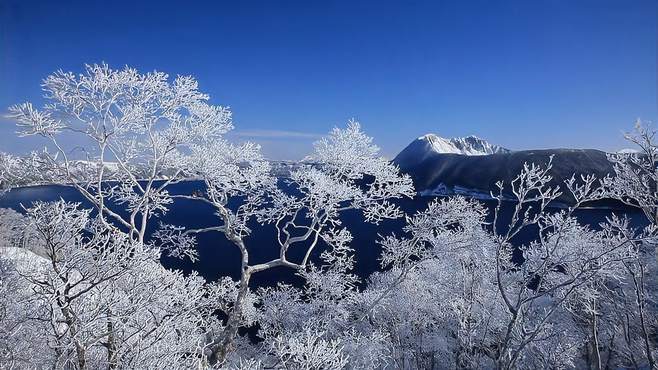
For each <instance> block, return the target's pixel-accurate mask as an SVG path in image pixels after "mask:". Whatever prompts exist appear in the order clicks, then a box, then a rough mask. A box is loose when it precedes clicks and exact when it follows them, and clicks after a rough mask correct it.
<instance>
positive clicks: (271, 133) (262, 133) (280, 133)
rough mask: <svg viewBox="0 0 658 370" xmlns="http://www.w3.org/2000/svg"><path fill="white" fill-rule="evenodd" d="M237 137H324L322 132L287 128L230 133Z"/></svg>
mask: <svg viewBox="0 0 658 370" xmlns="http://www.w3.org/2000/svg"><path fill="white" fill-rule="evenodd" d="M229 134H230V135H232V136H235V137H246V138H265V139H318V138H320V137H322V135H321V134H316V133H312V132H301V131H285V130H260V129H254V130H236V131H232V132H230V133H229Z"/></svg>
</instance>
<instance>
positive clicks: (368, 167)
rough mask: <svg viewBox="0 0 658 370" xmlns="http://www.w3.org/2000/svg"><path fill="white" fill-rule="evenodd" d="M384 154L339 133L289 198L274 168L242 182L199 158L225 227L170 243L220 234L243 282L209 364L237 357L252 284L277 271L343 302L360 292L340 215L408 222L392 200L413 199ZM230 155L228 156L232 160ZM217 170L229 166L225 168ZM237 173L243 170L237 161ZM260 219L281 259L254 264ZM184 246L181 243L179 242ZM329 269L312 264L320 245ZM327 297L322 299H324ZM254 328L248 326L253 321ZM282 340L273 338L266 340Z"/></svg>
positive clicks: (293, 183)
mask: <svg viewBox="0 0 658 370" xmlns="http://www.w3.org/2000/svg"><path fill="white" fill-rule="evenodd" d="M378 151H379V148H378V147H377V146H375V145H374V144H372V138H370V137H368V136H367V135H365V134H364V133H363V132H362V131H361V129H360V125H359V124H358V123H357V122H355V121H351V122H350V123H349V125H348V126H347V128H346V129H338V128H336V129H334V130H333V131H332V132H331V134H330V135H329V136H328V137H327V138H325V139H322V140H320V141H318V142H317V143H316V144H315V152H314V153H313V155H312V156H310V157H309V159H308V161H310V162H312V163H309V164H305V165H302V166H300V168H298V169H295V170H293V171H292V172H291V174H290V178H289V182H288V184H287V185H288V186H289V187H291V188H293V189H294V192H293V194H291V192H290V191H289V192H285V191H283V190H281V189H279V188H277V187H275V186H274V182H273V179H272V178H271V177H270V175H269V174H268V171H269V167H267V166H265V165H263V166H261V167H257V166H254V167H252V168H251V169H250V170H249V172H244V174H243V175H242V177H240V176H235V175H234V174H225V171H227V170H225V169H224V168H225V167H224V166H223V165H222V168H221V169H218V168H217V166H218V165H217V163H218V162H217V158H210V157H207V158H203V157H202V158H201V160H200V161H199V163H200V171H199V173H202V174H203V175H204V179H206V184H207V186H208V197H205V198H203V201H204V202H208V203H210V204H211V205H212V206H213V207H214V208H215V209H216V210H217V214H218V215H219V216H220V220H221V223H220V224H219V225H218V226H216V227H208V228H204V229H199V230H195V229H190V230H185V231H183V230H180V229H177V228H173V229H172V230H178V232H177V234H176V235H173V234H170V235H171V238H172V239H179V238H185V237H186V235H190V234H196V233H200V232H208V231H221V232H223V233H224V234H225V235H226V236H227V238H228V239H229V240H230V241H231V242H232V243H233V244H235V245H236V246H237V247H238V249H239V250H240V254H241V277H240V281H239V282H238V293H237V296H236V298H235V301H234V302H233V303H232V304H231V305H230V309H229V310H228V311H227V312H226V313H227V315H228V319H227V323H226V328H225V330H223V332H222V333H221V334H219V335H218V336H217V338H216V339H215V340H214V341H213V345H212V346H211V347H210V354H209V356H210V359H211V362H219V363H221V362H223V361H224V360H225V359H226V356H227V354H228V352H229V351H230V350H231V347H232V344H233V341H234V339H235V336H236V334H237V330H238V328H239V327H240V326H241V325H242V324H243V321H244V319H245V318H244V316H245V313H244V311H245V309H247V307H246V306H248V305H253V299H254V298H253V297H251V293H250V291H249V283H250V280H251V277H252V276H253V275H254V274H256V273H259V272H262V271H265V270H269V269H271V268H274V267H284V268H289V269H292V270H293V271H295V272H297V273H298V274H299V275H300V276H301V277H303V278H304V279H305V281H306V282H307V284H309V285H315V286H317V290H318V291H320V290H322V291H325V290H330V289H333V290H335V291H337V292H340V293H341V298H342V294H344V293H345V292H349V291H350V290H352V289H353V288H354V284H355V277H354V276H353V275H351V274H350V273H349V270H351V269H352V267H353V259H352V257H351V246H350V242H351V239H352V237H351V234H350V233H349V231H348V230H347V229H345V228H343V227H341V225H342V223H341V220H340V215H341V214H342V213H343V212H345V211H347V210H359V211H361V212H362V213H363V215H364V218H365V219H366V220H367V221H369V222H374V223H377V222H379V221H381V220H383V219H387V218H397V217H400V216H401V215H402V213H401V211H400V210H399V209H398V207H397V206H395V205H394V204H392V203H390V200H391V199H395V198H400V197H404V196H408V197H410V196H412V195H413V186H412V183H411V179H410V178H409V176H407V175H400V174H399V170H398V168H397V167H396V166H395V165H393V164H391V163H390V162H388V161H387V160H385V159H384V158H382V157H380V156H378ZM229 153H230V152H229ZM219 163H223V162H222V161H219ZM234 163H235V164H234V171H235V173H238V172H239V163H241V162H239V161H238V160H235V161H234ZM236 195H240V196H243V197H245V198H246V201H245V202H244V203H242V205H241V206H240V207H238V208H237V210H232V209H229V207H228V206H227V205H226V202H227V199H229V198H230V197H231V196H236ZM252 216H257V219H258V221H259V222H261V223H263V224H273V225H274V227H275V228H276V230H277V240H276V242H275V247H276V248H278V253H277V254H278V257H277V258H275V259H273V260H271V261H267V262H262V263H254V262H251V261H250V259H249V250H250V248H251V247H250V246H249V245H247V244H246V242H245V237H246V236H247V235H248V234H249V232H250V230H249V228H248V227H247V221H248V220H249V219H250V218H251V217H252ZM179 243H180V242H179ZM322 244H323V245H324V249H325V250H324V251H323V252H322V253H321V256H322V259H323V261H325V262H326V265H325V266H316V265H314V264H313V263H312V259H311V256H312V253H313V252H314V251H315V250H316V248H320V247H318V246H319V245H322ZM291 249H297V252H298V251H299V250H301V251H303V253H302V256H303V257H302V258H300V259H298V260H293V259H291V258H290V257H289V253H290V250H291ZM323 294H324V293H323ZM247 323H249V320H247ZM277 334H281V333H276V334H275V333H273V332H272V333H268V337H271V336H273V335H277Z"/></svg>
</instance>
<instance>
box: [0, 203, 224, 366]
mask: <svg viewBox="0 0 658 370" xmlns="http://www.w3.org/2000/svg"><path fill="white" fill-rule="evenodd" d="M0 222H2V224H3V225H5V226H6V228H7V229H9V230H6V231H8V232H6V233H4V236H5V237H6V238H8V240H9V242H8V243H7V245H6V246H5V247H4V249H5V251H7V250H10V251H11V253H3V254H2V255H1V256H0V259H1V261H2V264H3V266H10V267H7V268H4V269H3V279H2V281H3V284H4V283H7V284H12V286H13V288H14V289H15V291H13V292H11V293H10V294H8V297H9V299H10V301H9V302H8V306H9V308H10V310H9V311H5V312H12V310H16V309H17V308H20V309H22V310H24V312H23V313H21V312H18V313H17V312H14V313H13V314H12V315H11V316H9V315H8V314H5V317H3V318H0V320H2V321H3V323H4V324H6V325H4V326H3V327H5V328H8V329H9V330H12V332H11V333H7V334H6V335H7V337H4V336H3V341H6V342H7V343H6V344H5V346H6V348H7V353H8V354H9V355H8V356H9V357H8V358H6V359H3V360H4V361H7V362H3V364H4V365H8V366H9V365H11V366H10V367H16V368H20V367H55V368H76V369H87V368H90V369H93V368H101V367H107V368H110V369H112V368H135V367H138V368H162V367H169V366H174V367H189V366H194V364H196V363H199V359H200V357H199V356H198V354H199V353H201V350H202V347H203V346H204V341H205V336H204V330H203V328H204V327H206V326H209V325H211V324H213V323H212V322H210V321H212V320H213V318H212V315H210V313H211V312H212V311H213V309H214V303H215V302H214V301H215V299H214V298H213V295H212V294H210V291H209V290H208V289H209V287H210V286H207V285H206V284H204V281H203V279H201V278H198V277H196V276H194V275H192V276H189V277H184V276H182V274H181V273H180V272H175V271H168V270H166V269H165V268H164V267H163V266H162V265H160V263H159V252H158V251H157V249H154V248H151V247H148V246H145V245H142V244H140V243H139V242H135V241H133V240H131V238H130V237H129V235H128V234H125V233H123V232H121V231H119V230H118V229H115V228H111V227H110V228H108V227H107V226H106V225H104V224H103V223H102V222H101V221H100V220H98V218H91V217H90V215H89V210H83V209H80V208H79V206H78V205H76V204H70V203H66V202H63V201H59V202H55V203H36V204H35V205H34V206H33V207H31V208H29V209H27V210H26V215H25V216H20V215H16V214H15V213H12V212H5V213H4V214H3V217H2V219H1V220H0ZM14 300H23V301H20V302H15V301H14ZM32 335H35V337H31V336H32ZM35 338H36V339H35ZM33 341H34V342H36V343H37V344H38V345H37V346H34V345H33V344H28V343H32V342H33ZM27 345H29V346H31V347H32V348H30V349H31V350H34V353H35V354H38V355H35V356H34V357H32V358H21V356H26V355H28V354H29V353H31V351H25V346H27ZM195 354H197V355H196V356H195ZM4 365H3V366H4Z"/></svg>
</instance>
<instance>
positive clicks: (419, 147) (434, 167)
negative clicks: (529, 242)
mask: <svg viewBox="0 0 658 370" xmlns="http://www.w3.org/2000/svg"><path fill="white" fill-rule="evenodd" d="M444 140H445V139H444ZM482 141H483V142H484V143H486V141H484V140H482ZM433 143H434V142H433V138H426V137H421V138H419V139H417V140H415V141H413V142H412V143H411V144H410V145H409V146H407V148H405V149H404V150H403V151H402V152H400V154H399V155H398V156H396V157H395V159H394V162H395V163H396V164H397V165H398V166H400V169H401V170H402V171H403V172H405V173H408V174H409V175H410V176H411V178H412V179H413V181H414V185H415V186H416V190H417V191H419V192H420V193H421V194H425V195H429V194H437V195H438V194H467V195H471V196H475V197H484V198H486V197H488V196H489V193H490V191H495V190H496V189H497V188H496V185H495V184H496V182H497V181H501V180H502V181H503V182H504V183H505V184H506V185H507V186H509V183H510V182H511V181H512V180H513V179H514V178H515V177H516V175H518V173H519V172H520V171H521V169H522V168H523V164H524V163H526V162H527V163H535V164H538V165H545V164H546V163H548V161H549V159H550V157H551V155H553V156H554V158H553V170H552V171H551V175H552V176H553V181H552V184H553V185H562V184H563V183H564V180H567V179H569V178H570V177H571V176H572V175H573V174H576V176H579V175H581V174H594V175H596V176H597V177H603V176H605V175H607V174H614V171H613V167H612V164H611V163H610V162H609V161H608V159H607V155H606V153H605V152H602V151H599V150H593V149H545V150H521V151H514V152H512V151H509V150H507V149H504V148H500V147H497V146H495V145H491V144H489V143H486V144H487V146H485V148H487V149H486V150H487V151H490V152H493V154H489V155H485V154H477V155H464V154H455V153H453V152H445V151H444V152H441V151H439V150H437V148H436V147H435V146H434V145H432V144H433ZM443 143H444V142H441V144H443ZM470 150H471V149H468V150H466V151H465V152H469V151H470ZM477 152H479V151H477ZM559 201H561V202H564V203H570V202H572V201H573V199H572V197H571V196H570V195H568V194H563V195H562V197H560V199H559Z"/></svg>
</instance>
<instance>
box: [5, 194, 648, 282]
mask: <svg viewBox="0 0 658 370" xmlns="http://www.w3.org/2000/svg"><path fill="white" fill-rule="evenodd" d="M195 190H203V183H202V182H201V181H189V182H183V183H180V184H176V185H174V186H172V187H171V188H170V192H171V193H173V194H183V193H184V194H191V193H192V192H193V191H195ZM59 199H64V200H66V201H71V202H81V203H83V204H84V205H86V206H89V203H88V202H85V201H84V199H83V198H82V196H81V195H80V194H79V193H78V192H77V191H76V190H75V189H73V188H72V187H68V186H60V185H49V186H35V187H27V188H21V189H14V190H12V191H10V192H8V193H6V194H4V195H2V196H0V208H13V209H15V210H17V211H20V210H21V207H22V206H25V207H29V205H30V204H31V203H32V202H33V201H56V200H59ZM433 199H434V198H431V197H417V198H414V199H404V200H400V201H398V202H397V203H398V204H399V205H400V206H401V207H402V209H403V210H405V211H406V212H407V213H409V214H413V213H415V212H416V211H419V210H422V209H424V208H425V207H426V206H427V204H428V203H429V202H430V201H432V200H433ZM483 204H485V206H486V207H487V208H489V209H490V210H493V207H494V206H495V204H494V202H492V201H483ZM512 206H513V204H512V203H508V204H506V205H505V207H504V209H503V213H502V215H501V216H502V217H501V220H505V219H509V217H511V211H512ZM613 212H614V213H616V214H618V215H622V214H625V215H627V216H628V217H630V218H631V220H632V223H633V224H634V225H635V226H642V225H643V223H644V222H645V221H644V217H643V215H642V214H641V212H639V211H638V210H636V209H631V208H618V209H616V210H611V209H607V208H606V209H604V208H590V209H582V210H579V211H577V212H576V216H577V217H578V219H579V220H580V221H581V222H584V223H587V224H588V225H591V227H594V228H596V227H598V225H599V224H600V223H601V222H604V221H605V219H606V217H608V216H610V215H611V214H612V213H613ZM342 220H343V222H344V226H346V227H347V228H348V229H349V230H350V231H351V232H352V234H353V236H354V241H353V244H352V245H353V247H354V248H355V250H356V261H357V271H356V273H357V274H358V275H359V276H361V277H366V276H368V275H369V274H370V273H372V272H373V271H376V270H377V269H379V261H378V258H379V253H380V249H379V247H378V245H377V243H376V241H377V239H378V234H381V235H386V234H390V233H393V232H395V233H396V234H397V235H401V234H402V233H403V232H402V227H403V226H404V220H403V219H399V220H385V221H383V222H381V223H380V225H379V226H376V225H371V224H367V223H365V222H363V218H362V217H361V215H360V214H359V212H357V211H348V212H347V213H345V214H344V216H343V217H342ZM160 221H162V222H164V223H170V224H174V225H179V226H185V227H194V228H197V227H205V226H211V225H216V224H217V222H218V219H217V217H216V216H214V215H213V211H212V208H211V207H210V206H209V205H207V204H205V203H202V202H194V201H191V200H177V201H176V202H175V203H174V204H173V205H171V207H170V211H169V212H168V213H167V214H166V215H164V216H162V217H160V218H155V219H153V220H151V221H150V222H151V223H153V226H156V224H157V223H158V222H160ZM501 224H502V222H501ZM250 227H251V228H252V230H253V232H252V234H251V235H250V236H249V237H248V238H247V240H246V245H247V246H248V248H249V250H250V261H251V262H252V263H257V262H265V261H268V260H270V259H273V258H276V257H278V248H277V245H275V242H274V241H275V240H276V233H275V230H274V228H273V227H272V226H269V225H266V226H261V225H258V224H257V223H256V222H252V223H251V224H250ZM151 229H152V228H151ZM532 238H533V235H532V230H527V232H525V233H521V234H520V235H519V236H518V237H517V238H516V239H515V240H514V243H515V244H517V245H519V244H525V243H528V242H529V241H530V240H531V239H532ZM198 243H199V247H198V252H199V261H197V262H195V263H192V262H190V261H189V260H179V259H174V258H169V257H163V258H162V263H163V265H165V266H167V267H170V268H177V269H181V270H183V271H184V272H186V273H189V272H191V271H192V270H196V271H197V272H198V273H199V274H200V275H202V276H204V277H205V278H206V279H209V280H216V279H218V278H219V277H221V276H224V275H230V276H232V277H233V278H238V276H239V273H240V255H239V251H238V249H237V248H236V247H235V246H233V245H232V244H231V243H230V242H229V241H228V240H226V238H225V237H224V236H223V235H222V234H220V233H206V234H202V235H199V237H198ZM302 249H303V247H302V246H298V248H297V249H296V250H295V249H291V250H290V251H289V259H291V260H293V261H297V260H301V258H302V257H303V250H302ZM319 250H321V248H316V251H319ZM318 254H319V252H318V253H316V256H315V257H316V258H317V255H318ZM252 281H253V283H254V285H271V284H273V283H276V282H280V281H286V282H290V283H299V280H298V279H296V277H295V276H294V274H293V273H292V272H291V270H290V269H287V268H282V267H280V268H275V269H271V270H268V271H264V272H262V273H259V274H256V275H255V276H254V277H253V278H252Z"/></svg>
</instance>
